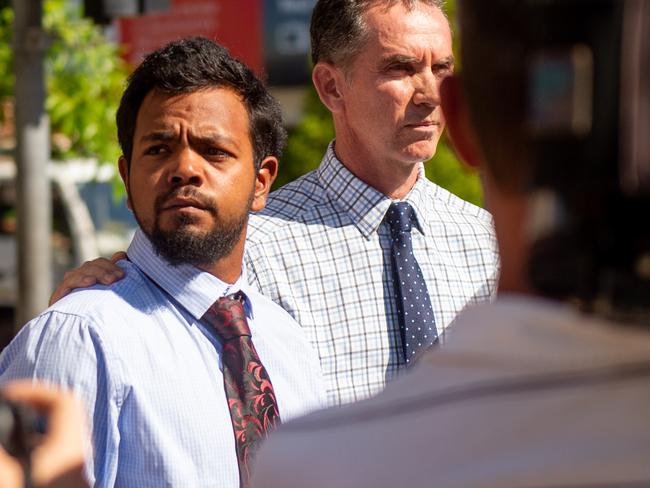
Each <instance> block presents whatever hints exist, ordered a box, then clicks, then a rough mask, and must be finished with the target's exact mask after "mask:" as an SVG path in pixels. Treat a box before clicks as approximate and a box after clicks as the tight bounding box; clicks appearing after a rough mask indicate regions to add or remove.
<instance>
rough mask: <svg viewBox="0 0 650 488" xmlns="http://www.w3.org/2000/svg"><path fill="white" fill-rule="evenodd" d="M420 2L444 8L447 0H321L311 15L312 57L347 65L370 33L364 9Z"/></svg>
mask: <svg viewBox="0 0 650 488" xmlns="http://www.w3.org/2000/svg"><path fill="white" fill-rule="evenodd" d="M397 3H401V4H402V5H404V6H405V7H406V8H407V9H408V10H412V9H414V8H415V7H416V6H417V5H418V4H420V3H421V4H425V5H431V6H434V7H437V8H439V9H440V10H442V8H443V5H444V0H318V2H316V6H315V7H314V11H313V12H312V15H311V27H310V33H311V59H312V61H313V63H314V64H316V63H318V62H319V61H324V62H326V63H330V64H334V65H339V66H341V67H342V68H346V67H348V66H349V65H350V63H351V62H352V61H353V60H354V58H355V57H356V56H357V54H359V52H360V51H361V50H362V49H363V46H364V44H365V42H366V37H367V35H368V32H367V27H366V24H365V19H364V13H365V12H367V11H368V10H369V9H370V8H371V7H374V6H376V5H385V6H386V8H389V7H392V6H393V5H395V4H397Z"/></svg>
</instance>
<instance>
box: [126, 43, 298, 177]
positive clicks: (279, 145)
mask: <svg viewBox="0 0 650 488" xmlns="http://www.w3.org/2000/svg"><path fill="white" fill-rule="evenodd" d="M220 87H227V88H230V89H232V90H234V91H235V93H237V94H238V95H240V96H241V98H242V101H243V103H244V105H245V106H246V110H247V112H248V116H249V119H250V135H251V143H252V145H253V154H254V162H255V168H256V169H258V168H259V165H260V163H261V161H262V160H263V159H264V158H265V157H267V156H275V157H277V158H280V157H281V155H282V150H283V149H284V146H285V144H286V140H287V133H286V130H285V129H284V127H283V125H282V112H281V110H280V106H279V104H278V102H277V101H276V100H275V99H274V98H273V97H272V96H271V95H270V94H269V92H268V91H267V89H266V87H265V85H264V84H263V83H262V82H261V81H260V80H259V79H258V78H257V77H256V76H255V74H253V72H252V71H251V70H250V69H249V68H248V67H247V66H246V65H245V64H244V63H242V62H241V61H239V60H238V59H235V58H234V57H232V56H231V55H230V53H229V52H228V50H227V49H226V48H225V47H223V46H221V45H220V44H217V43H216V42H214V41H211V40H209V39H205V38H203V37H190V38H186V39H181V40H178V41H174V42H171V43H169V44H167V45H166V46H164V47H162V48H160V49H158V50H157V51H154V52H152V53H150V54H148V55H147V56H146V57H145V58H144V60H143V61H142V63H141V64H140V65H139V66H138V67H137V68H136V69H135V71H134V72H133V73H132V74H131V76H130V77H129V79H128V81H127V86H126V90H124V94H123V95H122V100H121V101H120V106H119V108H118V109H117V115H116V121H117V136H118V139H119V142H120V146H121V148H122V153H123V155H124V157H125V158H126V160H127V162H128V163H129V164H130V163H131V156H132V152H133V136H134V133H135V123H136V119H137V116H138V111H139V110H140V106H141V105H142V101H143V100H144V98H145V97H146V95H147V94H148V93H149V92H150V91H152V90H160V91H161V92H163V93H168V94H169V95H177V94H181V93H192V92H196V91H199V90H202V89H205V88H220Z"/></svg>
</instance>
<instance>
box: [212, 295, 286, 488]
mask: <svg viewBox="0 0 650 488" xmlns="http://www.w3.org/2000/svg"><path fill="white" fill-rule="evenodd" d="M241 298H242V296H241V294H239V293H238V294H236V295H234V296H231V297H222V298H220V299H219V300H217V301H216V302H215V303H214V304H213V305H212V306H211V307H210V308H209V309H208V311H207V312H205V315H204V316H203V320H205V321H206V322H207V323H209V324H210V325H212V327H214V329H215V330H216V331H217V334H218V335H219V338H220V339H221V343H222V345H223V353H222V360H223V380H224V385H225V388H226V396H227V397H228V407H229V408H230V418H231V419H232V426H233V430H234V432H235V444H236V447H237V461H238V463H239V479H240V486H242V487H246V486H248V480H249V478H250V462H251V458H252V457H253V455H254V454H255V450H256V448H257V446H258V444H259V441H260V440H262V439H263V438H264V437H265V436H266V434H267V432H268V431H269V430H271V429H273V428H274V427H275V426H276V425H278V424H279V423H280V414H279V412H278V405H277V402H276V399H275V393H274V392H273V385H272V384H271V379H270V378H269V375H268V373H267V372H266V369H265V368H264V366H263V365H262V362H261V361H260V358H259V356H258V355H257V351H256V350H255V346H253V341H252V340H251V331H250V329H249V328H248V323H247V322H246V315H245V314H244V307H243V306H242V302H241Z"/></svg>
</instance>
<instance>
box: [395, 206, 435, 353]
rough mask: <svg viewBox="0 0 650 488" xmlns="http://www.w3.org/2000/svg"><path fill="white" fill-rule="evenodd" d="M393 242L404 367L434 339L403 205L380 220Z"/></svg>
mask: <svg viewBox="0 0 650 488" xmlns="http://www.w3.org/2000/svg"><path fill="white" fill-rule="evenodd" d="M384 219H385V221H386V222H387V223H388V225H389V226H390V232H391V236H392V240H393V245H392V261H393V279H394V283H395V299H396V301H397V309H398V313H399V316H400V330H401V334H402V344H403V346H404V358H405V360H406V364H407V366H410V365H412V364H413V363H414V362H415V360H416V359H417V357H418V355H419V354H420V353H421V352H422V351H424V350H425V349H426V348H428V347H429V346H431V345H432V344H434V343H435V342H436V341H437V339H438V333H437V331H436V324H435V320H434V317H433V309H432V308H431V300H430V299H429V293H428V291H427V285H426V284H425V282H424V277H423V276H422V270H420V266H418V263H417V261H416V260H415V256H414V255H413V244H412V243H411V227H412V224H413V222H414V221H415V212H414V211H413V207H411V205H410V204H408V203H407V202H396V203H393V204H391V206H390V207H389V208H388V212H387V213H386V217H384Z"/></svg>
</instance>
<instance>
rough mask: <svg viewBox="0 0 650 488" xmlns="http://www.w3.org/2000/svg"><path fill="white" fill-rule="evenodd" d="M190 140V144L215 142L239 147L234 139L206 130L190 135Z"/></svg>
mask: <svg viewBox="0 0 650 488" xmlns="http://www.w3.org/2000/svg"><path fill="white" fill-rule="evenodd" d="M190 141H191V142H192V144H197V143H198V144H215V145H225V146H234V147H235V148H239V144H237V141H236V140H235V139H233V138H232V137H229V136H227V135H225V134H221V133H219V132H210V131H206V132H201V133H200V134H194V135H190Z"/></svg>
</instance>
